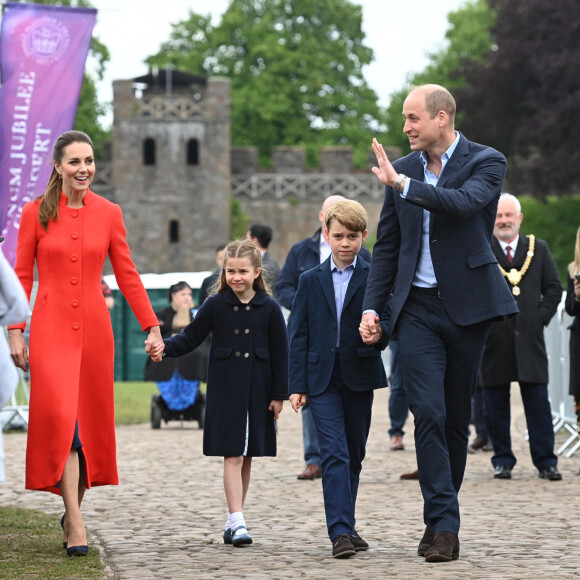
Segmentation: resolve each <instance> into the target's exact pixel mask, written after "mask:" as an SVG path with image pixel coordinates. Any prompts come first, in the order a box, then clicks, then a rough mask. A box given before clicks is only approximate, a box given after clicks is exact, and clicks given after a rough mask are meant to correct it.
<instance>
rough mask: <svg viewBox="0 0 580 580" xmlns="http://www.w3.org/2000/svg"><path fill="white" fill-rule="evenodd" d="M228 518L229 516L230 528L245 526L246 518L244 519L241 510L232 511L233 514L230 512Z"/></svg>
mask: <svg viewBox="0 0 580 580" xmlns="http://www.w3.org/2000/svg"><path fill="white" fill-rule="evenodd" d="M230 518H231V522H230V523H231V526H230V527H231V529H232V530H235V529H237V528H239V527H240V526H243V527H244V528H245V527H246V520H245V519H244V513H243V512H234V513H233V514H230Z"/></svg>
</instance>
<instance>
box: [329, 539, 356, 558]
mask: <svg viewBox="0 0 580 580" xmlns="http://www.w3.org/2000/svg"><path fill="white" fill-rule="evenodd" d="M355 554H356V550H355V549H354V546H353V543H352V538H351V537H350V536H348V535H347V534H340V536H337V537H336V538H334V540H333V541H332V557H333V558H350V557H351V556H354V555H355Z"/></svg>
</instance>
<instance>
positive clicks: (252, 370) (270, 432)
mask: <svg viewBox="0 0 580 580" xmlns="http://www.w3.org/2000/svg"><path fill="white" fill-rule="evenodd" d="M261 261H262V256H261V254H260V251H259V250H258V248H257V246H256V245H255V244H254V243H253V242H251V241H249V240H239V241H235V242H232V243H230V244H229V245H228V246H227V247H226V249H225V251H224V263H223V268H222V271H221V274H220V279H219V284H218V285H217V288H216V293H215V294H214V295H213V296H210V297H209V298H208V299H207V300H206V301H205V302H204V303H203V305H202V307H201V308H200V309H199V312H198V313H197V316H196V317H195V319H194V320H193V321H192V322H191V323H190V324H189V325H188V326H186V327H185V329H184V330H183V332H182V333H181V334H178V335H175V336H173V337H172V338H168V339H166V340H165V341H164V343H161V342H158V343H150V344H147V348H146V350H147V352H149V354H150V356H151V358H152V359H153V360H154V361H155V362H158V361H160V360H161V359H162V358H163V357H165V356H169V357H178V356H181V355H184V354H186V353H188V352H191V351H192V350H193V349H195V348H197V347H198V346H199V345H200V344H201V343H202V342H203V340H204V339H205V337H206V336H207V335H208V334H209V333H210V332H211V333H212V341H211V348H210V353H209V363H208V374H207V377H208V378H207V394H206V410H205V425H204V433H203V453H204V455H212V456H215V455H217V456H223V458H224V488H225V493H226V500H227V503H228V519H227V523H226V526H225V531H224V543H226V544H233V545H234V546H243V545H245V544H251V543H252V538H251V536H250V534H249V533H248V530H247V527H246V522H245V520H244V515H243V511H242V510H243V505H244V500H245V498H246V494H247V492H248V486H249V483H250V470H251V467H252V457H261V456H275V455H276V428H275V420H276V419H277V418H278V416H279V414H280V412H281V411H282V403H283V400H284V399H286V398H287V397H288V338H287V336H286V325H285V323H284V317H283V315H282V311H281V310H280V307H279V306H278V303H277V302H276V301H275V300H274V299H273V298H271V297H270V296H269V294H270V291H269V288H268V287H267V285H266V284H265V282H264V279H263V277H262V268H261Z"/></svg>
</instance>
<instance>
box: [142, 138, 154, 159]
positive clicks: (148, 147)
mask: <svg viewBox="0 0 580 580" xmlns="http://www.w3.org/2000/svg"><path fill="white" fill-rule="evenodd" d="M143 165H155V139H151V137H147V139H145V141H143Z"/></svg>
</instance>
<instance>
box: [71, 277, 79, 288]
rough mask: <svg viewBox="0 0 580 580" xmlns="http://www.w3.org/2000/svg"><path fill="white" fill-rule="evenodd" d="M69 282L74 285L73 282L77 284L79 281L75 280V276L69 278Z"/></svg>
mask: <svg viewBox="0 0 580 580" xmlns="http://www.w3.org/2000/svg"><path fill="white" fill-rule="evenodd" d="M70 283H71V284H72V285H73V286H74V285H75V284H78V283H79V281H78V280H77V278H71V279H70Z"/></svg>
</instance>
